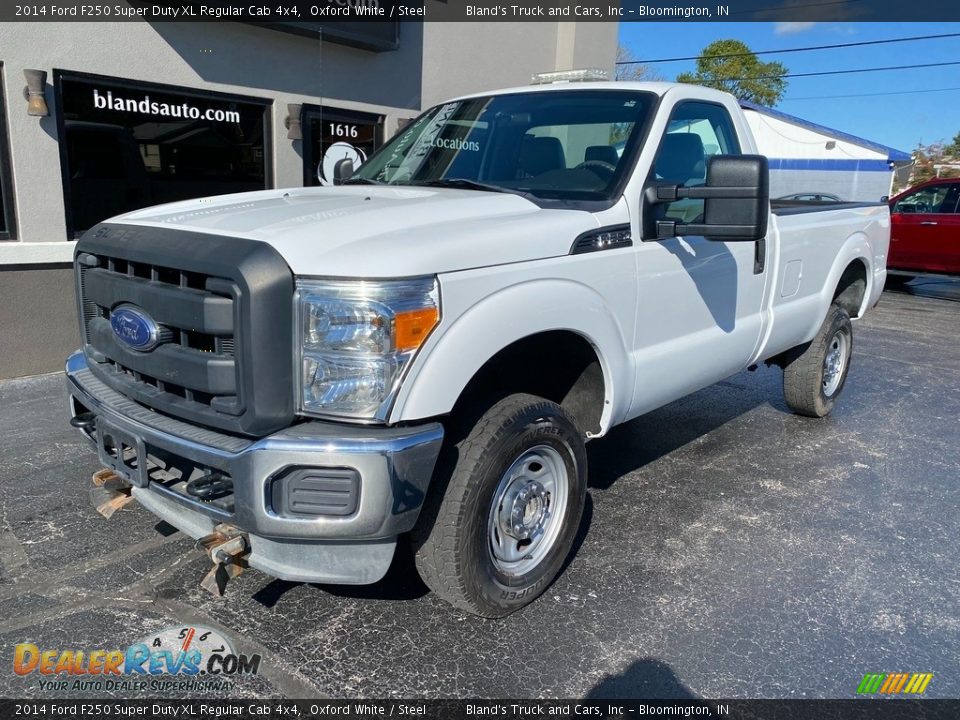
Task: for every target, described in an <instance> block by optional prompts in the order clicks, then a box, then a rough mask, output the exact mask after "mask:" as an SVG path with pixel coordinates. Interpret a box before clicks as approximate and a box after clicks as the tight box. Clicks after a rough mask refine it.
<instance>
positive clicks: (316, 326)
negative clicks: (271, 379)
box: [295, 278, 440, 420]
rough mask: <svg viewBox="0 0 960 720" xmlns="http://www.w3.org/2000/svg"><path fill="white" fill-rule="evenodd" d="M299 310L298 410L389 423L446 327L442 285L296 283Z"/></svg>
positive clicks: (422, 280) (413, 282)
mask: <svg viewBox="0 0 960 720" xmlns="http://www.w3.org/2000/svg"><path fill="white" fill-rule="evenodd" d="M295 303H296V317H297V328H298V331H297V334H298V337H299V346H300V351H299V353H298V372H299V373H300V397H299V402H298V406H299V409H300V411H301V412H302V413H304V414H306V415H321V416H339V417H350V418H358V419H366V420H371V419H380V420H383V419H385V418H384V417H382V416H381V412H386V410H387V409H388V408H386V407H385V405H386V404H387V403H388V402H389V401H390V400H391V398H392V396H393V393H394V391H395V389H396V387H397V386H398V385H399V382H400V379H401V378H402V377H403V373H404V370H405V369H406V368H407V366H408V365H409V364H410V361H411V360H412V359H413V356H414V355H415V354H416V352H417V349H418V348H419V347H420V346H421V345H422V344H423V342H424V340H426V339H427V336H428V335H429V334H430V331H431V330H433V328H434V327H435V326H436V324H437V323H438V322H439V321H440V291H439V288H438V287H437V281H436V278H419V279H415V280H391V281H382V282H369V281H322V280H298V281H297V292H296V296H295Z"/></svg>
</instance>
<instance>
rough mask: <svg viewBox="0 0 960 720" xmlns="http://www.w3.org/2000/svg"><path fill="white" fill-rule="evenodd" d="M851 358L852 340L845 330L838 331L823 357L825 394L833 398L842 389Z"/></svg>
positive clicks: (831, 339) (828, 344)
mask: <svg viewBox="0 0 960 720" xmlns="http://www.w3.org/2000/svg"><path fill="white" fill-rule="evenodd" d="M849 357H850V338H849V337H848V336H847V334H846V333H845V332H844V331H843V330H837V332H835V333H834V334H833V336H832V337H831V338H830V341H829V342H828V343H827V352H826V354H825V355H824V357H823V381H822V384H823V394H824V396H825V397H831V396H832V395H833V394H834V393H835V392H836V391H837V389H838V388H839V387H840V382H841V381H842V380H843V372H844V370H845V369H846V367H847V360H848V359H849Z"/></svg>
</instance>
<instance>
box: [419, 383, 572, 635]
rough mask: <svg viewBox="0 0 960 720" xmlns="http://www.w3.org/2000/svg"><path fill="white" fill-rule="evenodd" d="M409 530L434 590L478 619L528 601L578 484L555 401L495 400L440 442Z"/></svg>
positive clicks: (564, 551)
mask: <svg viewBox="0 0 960 720" xmlns="http://www.w3.org/2000/svg"><path fill="white" fill-rule="evenodd" d="M434 483H435V485H434V487H432V488H431V497H430V498H429V499H428V501H427V504H426V505H425V506H424V509H423V512H422V514H421V517H420V522H419V523H418V526H417V529H416V530H415V531H414V533H413V541H414V547H415V548H416V563H417V569H418V570H419V572H420V575H421V577H423V580H424V582H426V584H427V585H428V586H429V587H430V589H431V590H433V591H434V592H435V593H436V594H437V595H439V596H440V597H442V598H443V599H444V600H446V601H448V602H450V603H451V604H453V605H454V606H456V607H458V608H461V609H463V610H467V611H469V612H472V613H474V614H477V615H482V616H485V617H502V616H504V615H507V614H509V613H511V612H513V611H514V610H517V609H519V608H521V607H523V606H524V605H527V604H528V603H530V602H531V601H533V600H534V599H535V598H536V597H537V596H538V595H540V594H541V593H542V592H543V591H544V590H545V589H546V588H547V587H548V586H549V584H550V583H551V582H552V581H553V579H554V578H555V577H556V576H557V574H558V573H559V572H560V569H561V567H562V566H563V562H564V560H565V559H566V557H567V555H568V554H569V552H570V548H571V546H572V545H573V541H574V537H575V536H576V532H577V529H578V527H579V524H580V516H581V514H582V512H583V505H584V500H585V498H586V489H587V459H586V450H585V448H584V443H583V439H582V437H581V435H580V432H579V431H578V430H577V427H576V425H575V424H574V422H573V419H572V418H571V417H570V416H569V415H568V414H567V412H566V411H565V410H564V409H563V408H561V407H560V406H559V405H557V404H556V403H552V402H549V401H547V400H544V399H542V398H539V397H535V396H533V395H526V394H517V395H511V396H510V397H508V398H506V399H504V400H501V401H500V402H498V403H497V404H496V405H494V406H493V407H492V408H490V409H489V410H488V411H487V412H485V413H484V414H483V416H482V417H481V418H480V419H479V421H477V423H476V424H475V425H474V426H473V427H472V429H470V431H469V432H468V433H467V434H466V437H465V438H464V439H463V440H461V441H460V442H457V443H455V444H453V445H452V446H450V447H448V448H445V451H444V454H443V457H442V458H441V461H440V465H439V467H438V472H437V476H436V477H435V478H434Z"/></svg>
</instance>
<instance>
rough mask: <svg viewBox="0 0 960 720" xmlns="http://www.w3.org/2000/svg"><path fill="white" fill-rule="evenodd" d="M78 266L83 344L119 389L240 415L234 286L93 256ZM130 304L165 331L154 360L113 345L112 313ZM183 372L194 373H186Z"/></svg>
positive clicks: (191, 274)
mask: <svg viewBox="0 0 960 720" xmlns="http://www.w3.org/2000/svg"><path fill="white" fill-rule="evenodd" d="M78 265H79V272H80V293H81V306H82V314H83V323H84V341H85V342H86V343H87V344H88V345H89V346H90V347H91V348H92V349H93V350H94V351H95V352H99V353H100V354H102V355H103V356H104V359H105V363H104V364H105V365H106V366H107V367H109V368H110V369H111V370H112V372H113V373H114V374H115V375H116V376H117V377H116V380H117V381H118V382H120V383H126V384H139V385H143V386H146V387H143V388H142V389H141V391H142V392H146V393H149V394H153V393H156V394H157V395H158V396H160V395H163V394H167V395H170V396H172V398H174V397H175V398H179V399H181V400H184V401H186V402H188V403H191V404H199V405H203V406H207V407H209V406H210V405H211V403H213V402H214V400H215V399H216V401H217V403H218V407H219V410H220V412H225V411H226V412H229V411H230V410H231V409H233V410H236V407H237V402H238V398H237V388H238V385H239V382H238V381H239V377H240V375H239V367H238V365H237V360H236V358H234V347H235V338H234V327H233V309H234V308H233V305H234V302H235V300H234V295H235V288H234V286H233V283H232V282H231V281H230V280H229V279H227V278H218V277H211V276H208V275H204V274H202V273H196V272H187V271H184V270H177V269H175V268H170V267H163V266H159V265H150V264H147V263H139V262H130V261H127V260H124V259H123V258H117V257H110V256H108V255H93V254H91V253H85V254H84V256H83V257H82V258H81V262H80V263H78ZM210 288H213V290H211V289H210ZM126 303H132V304H134V305H136V306H137V307H138V308H140V309H142V310H144V311H146V312H147V313H149V314H150V316H151V317H152V318H153V319H154V320H156V321H157V322H158V323H159V324H160V326H161V327H162V328H163V329H164V333H163V337H162V339H161V342H160V343H159V344H158V345H157V347H156V348H155V350H154V351H152V352H151V353H147V354H145V353H138V352H136V351H131V350H127V349H125V348H124V347H123V346H122V345H121V344H120V343H118V342H117V341H116V339H115V336H114V334H113V329H112V327H111V325H110V317H111V313H112V309H113V308H116V307H117V306H119V305H123V304H126ZM208 310H209V311H212V312H207V311H208ZM185 366H188V367H190V368H191V371H190V372H184V367H185ZM172 398H170V399H171V400H172Z"/></svg>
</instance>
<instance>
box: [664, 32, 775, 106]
mask: <svg viewBox="0 0 960 720" xmlns="http://www.w3.org/2000/svg"><path fill="white" fill-rule="evenodd" d="M724 55H735V56H736V57H721V56H724ZM786 73H787V68H786V66H785V65H784V64H783V63H778V62H761V61H760V60H758V59H757V56H756V55H754V54H753V53H752V52H751V51H750V48H749V47H747V46H746V45H745V44H744V43H742V42H740V41H739V40H717V41H716V42H712V43H710V44H709V45H707V46H706V47H705V48H704V49H703V52H701V53H700V57H699V58H698V59H697V71H696V72H694V73H689V72H687V73H680V74H679V75H677V82H682V83H690V84H693V85H705V86H706V87H711V88H716V89H717V90H724V91H726V92H728V93H731V94H733V95H734V96H735V97H737V98H738V99H739V100H749V101H751V102H755V103H759V104H761V105H768V106H772V105H776V104H777V103H778V102H780V100H781V99H782V98H783V93H784V92H785V91H786V89H787V81H786V80H784V79H783V78H782V77H778V76H780V75H785V74H786Z"/></svg>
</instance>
